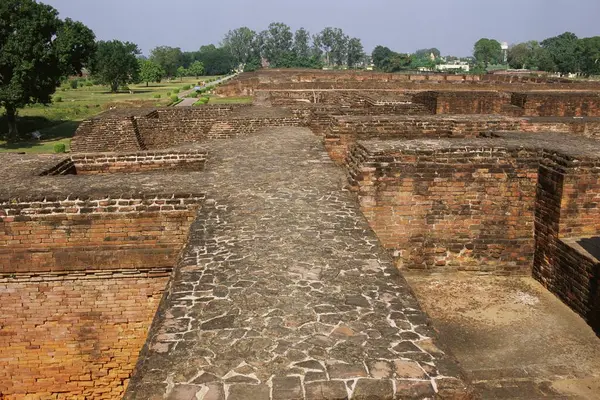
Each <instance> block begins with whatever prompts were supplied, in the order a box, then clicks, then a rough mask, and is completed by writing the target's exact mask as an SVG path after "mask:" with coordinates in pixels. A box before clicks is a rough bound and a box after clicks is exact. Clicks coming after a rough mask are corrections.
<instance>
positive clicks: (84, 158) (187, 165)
mask: <svg viewBox="0 0 600 400" xmlns="http://www.w3.org/2000/svg"><path fill="white" fill-rule="evenodd" d="M207 154H208V153H207V151H206V150H181V151H145V152H134V153H113V154H107V153H103V154H76V155H73V156H72V157H71V161H72V163H73V166H74V168H75V171H76V173H77V174H78V175H93V174H111V173H131V172H147V171H155V170H159V171H169V170H178V171H200V170H202V169H203V168H204V164H205V163H206V157H207ZM67 173H68V172H67ZM49 175H54V174H49ZM56 175H62V173H59V174H56Z"/></svg>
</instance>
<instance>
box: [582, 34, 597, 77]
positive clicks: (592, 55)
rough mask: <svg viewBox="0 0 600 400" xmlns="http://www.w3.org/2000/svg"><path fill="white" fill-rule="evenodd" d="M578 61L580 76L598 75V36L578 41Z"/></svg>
mask: <svg viewBox="0 0 600 400" xmlns="http://www.w3.org/2000/svg"><path fill="white" fill-rule="evenodd" d="M578 59H579V66H580V69H581V73H582V74H584V75H586V76H590V75H599V74H600V36H594V37H590V38H584V39H580V40H579V45H578Z"/></svg>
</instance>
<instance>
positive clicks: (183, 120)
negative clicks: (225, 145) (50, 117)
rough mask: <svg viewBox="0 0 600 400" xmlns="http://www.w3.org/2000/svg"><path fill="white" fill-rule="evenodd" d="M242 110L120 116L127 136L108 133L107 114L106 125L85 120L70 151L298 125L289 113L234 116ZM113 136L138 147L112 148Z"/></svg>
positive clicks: (166, 144)
mask: <svg viewBox="0 0 600 400" xmlns="http://www.w3.org/2000/svg"><path fill="white" fill-rule="evenodd" d="M246 107H249V106H248V105H225V106H206V107H204V106H203V107H177V108H175V107H171V108H166V109H157V110H147V112H146V113H145V114H144V115H142V116H136V117H129V116H126V117H122V116H121V118H124V120H125V121H128V122H127V124H124V125H123V126H124V128H123V129H125V128H127V129H129V132H127V133H123V131H118V132H117V131H115V130H112V131H110V130H109V129H111V126H112V125H111V124H113V123H114V121H116V120H115V119H114V118H116V117H114V116H112V115H110V114H109V115H108V116H107V118H106V123H104V122H105V118H104V117H103V116H99V117H97V118H96V119H94V120H92V121H87V122H86V125H84V128H82V129H79V130H78V131H77V133H76V135H75V138H76V139H77V140H76V142H77V144H76V146H75V147H74V148H73V151H74V152H107V151H111V152H113V151H120V152H121V151H130V150H133V151H135V150H140V149H152V150H155V149H166V148H171V147H174V146H179V145H182V144H184V143H194V142H201V141H203V140H206V139H211V138H230V137H234V136H239V135H246V134H250V133H254V132H256V131H257V130H258V129H260V128H264V127H279V126H298V125H300V124H301V120H300V119H298V118H297V117H295V116H294V115H292V114H290V115H287V114H286V115H285V116H283V115H282V116H268V115H265V116H261V115H257V116H252V115H251V114H250V115H238V113H239V112H240V110H243V109H244V108H246ZM138 112H139V111H138ZM130 122H131V124H130ZM107 130H109V131H107ZM117 134H118V135H123V134H126V135H129V136H130V137H137V138H138V139H139V140H138V141H139V143H140V145H139V146H138V148H136V149H133V148H129V147H125V148H118V147H115V146H114V141H113V140H112V139H111V137H112V136H114V135H117ZM99 137H103V139H102V140H100V141H97V138H99ZM74 140H75V139H74ZM142 144H143V145H142Z"/></svg>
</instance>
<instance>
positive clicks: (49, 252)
mask: <svg viewBox="0 0 600 400" xmlns="http://www.w3.org/2000/svg"><path fill="white" fill-rule="evenodd" d="M203 198H204V195H187V194H182V195H175V196H168V197H167V196H163V197H161V196H148V198H144V199H142V198H129V199H114V198H106V199H95V200H84V199H64V200H51V199H46V200H45V201H37V202H18V201H8V202H2V203H0V272H3V273H13V272H32V271H58V270H65V271H69V270H87V269H113V268H148V267H165V266H173V265H174V264H175V261H176V258H177V255H178V253H179V251H180V249H181V248H182V246H183V244H184V243H185V240H186V239H187V235H188V229H189V226H190V224H191V223H192V221H193V220H194V218H195V214H196V210H197V208H198V207H199V206H200V203H201V201H202V199H203Z"/></svg>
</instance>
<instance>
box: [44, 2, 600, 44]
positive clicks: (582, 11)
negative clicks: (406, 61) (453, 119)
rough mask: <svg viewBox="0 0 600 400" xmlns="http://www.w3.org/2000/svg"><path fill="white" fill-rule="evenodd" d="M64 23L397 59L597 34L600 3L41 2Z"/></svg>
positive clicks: (115, 32)
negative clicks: (265, 34) (307, 38)
mask: <svg viewBox="0 0 600 400" xmlns="http://www.w3.org/2000/svg"><path fill="white" fill-rule="evenodd" d="M42 2H44V3H47V4H50V5H52V6H54V7H55V8H57V9H58V11H59V12H60V14H61V17H63V18H65V17H70V18H72V19H75V20H79V21H82V22H84V23H85V24H86V25H87V26H89V27H90V28H92V29H93V30H94V32H96V36H97V37H98V38H99V39H102V40H109V39H119V40H123V41H125V40H127V41H131V42H134V43H137V44H138V45H139V46H140V48H141V49H142V51H143V52H144V53H145V54H147V53H148V52H149V50H150V49H151V48H153V47H155V46H159V45H168V46H173V47H181V48H182V49H183V50H197V49H198V48H199V47H200V46H201V45H204V44H209V43H214V44H218V43H219V42H220V41H221V39H222V37H223V35H224V34H225V33H226V32H227V31H228V30H230V29H234V28H238V27H240V26H248V27H249V28H251V29H253V30H256V31H260V30H263V29H265V28H266V27H267V25H268V24H269V23H270V22H284V23H286V24H288V25H290V26H291V27H292V28H293V29H297V28H300V27H305V28H306V29H308V30H309V31H310V32H311V33H316V32H318V31H320V30H321V29H323V28H324V27H326V26H334V27H340V28H342V29H343V30H344V31H345V32H346V34H348V35H350V36H356V37H359V38H361V39H362V41H363V45H364V46H365V50H367V51H369V52H370V51H371V50H372V49H373V47H375V46H376V45H378V44H381V45H384V46H388V47H390V48H391V49H393V50H395V51H399V52H412V51H414V50H416V49H419V48H429V47H438V48H439V49H440V50H441V52H442V54H444V55H449V54H451V55H459V56H466V55H470V54H471V51H472V48H473V44H474V43H475V42H476V41H477V40H478V39H480V38H482V37H488V38H493V39H497V40H499V41H501V42H502V41H506V42H509V43H516V42H522V41H526V40H534V39H535V40H542V39H544V38H546V37H549V36H555V35H557V34H560V33H563V32H565V31H570V32H573V33H575V34H576V35H578V36H579V37H586V36H597V35H600V23H599V21H598V18H599V17H600V0H408V1H407V0H292V1H288V0H172V1H165V0H42Z"/></svg>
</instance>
